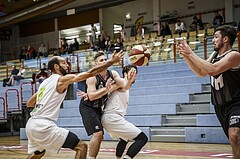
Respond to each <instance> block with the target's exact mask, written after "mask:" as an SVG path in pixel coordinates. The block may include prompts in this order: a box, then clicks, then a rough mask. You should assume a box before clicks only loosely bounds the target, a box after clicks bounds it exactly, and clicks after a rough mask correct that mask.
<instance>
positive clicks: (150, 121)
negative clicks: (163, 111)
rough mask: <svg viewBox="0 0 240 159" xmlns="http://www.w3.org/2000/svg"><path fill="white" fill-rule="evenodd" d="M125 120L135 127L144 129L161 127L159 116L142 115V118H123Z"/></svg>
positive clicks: (160, 117)
mask: <svg viewBox="0 0 240 159" xmlns="http://www.w3.org/2000/svg"><path fill="white" fill-rule="evenodd" d="M125 119H126V120H127V121H129V122H130V123H133V124H134V125H135V126H139V127H146V126H161V125H162V116H161V115H144V116H128V115H126V116H125Z"/></svg>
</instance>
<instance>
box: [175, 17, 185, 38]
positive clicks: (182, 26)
mask: <svg viewBox="0 0 240 159" xmlns="http://www.w3.org/2000/svg"><path fill="white" fill-rule="evenodd" d="M184 32H187V30H186V28H185V24H184V23H183V22H182V21H181V20H180V19H178V20H177V23H176V24H175V34H179V35H181V33H184Z"/></svg>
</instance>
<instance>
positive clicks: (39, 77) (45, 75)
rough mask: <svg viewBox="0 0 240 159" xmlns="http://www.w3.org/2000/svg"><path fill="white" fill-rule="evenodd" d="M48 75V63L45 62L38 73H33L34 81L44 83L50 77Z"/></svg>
mask: <svg viewBox="0 0 240 159" xmlns="http://www.w3.org/2000/svg"><path fill="white" fill-rule="evenodd" d="M48 76H49V72H48V70H47V67H46V63H43V64H42V68H41V69H40V71H39V72H38V73H37V74H36V73H33V74H32V83H36V80H37V81H38V82H39V83H42V82H43V81H44V80H45V79H46V78H48Z"/></svg>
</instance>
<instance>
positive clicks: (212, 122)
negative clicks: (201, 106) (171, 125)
mask: <svg viewBox="0 0 240 159" xmlns="http://www.w3.org/2000/svg"><path fill="white" fill-rule="evenodd" d="M196 117H197V118H196V122H197V126H219V127H220V126H221V124H220V122H219V120H218V118H217V116H216V114H197V115H196Z"/></svg>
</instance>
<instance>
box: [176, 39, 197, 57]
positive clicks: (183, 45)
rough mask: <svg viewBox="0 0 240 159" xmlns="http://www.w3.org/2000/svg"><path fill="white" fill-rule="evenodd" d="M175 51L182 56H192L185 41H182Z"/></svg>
mask: <svg viewBox="0 0 240 159" xmlns="http://www.w3.org/2000/svg"><path fill="white" fill-rule="evenodd" d="M177 51H179V53H180V54H182V55H183V56H189V55H190V54H193V51H192V49H191V48H190V47H189V45H188V44H187V42H186V40H183V41H181V42H180V43H179V44H178V46H177Z"/></svg>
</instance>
